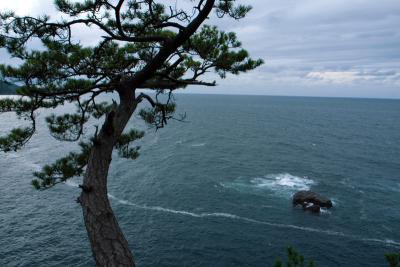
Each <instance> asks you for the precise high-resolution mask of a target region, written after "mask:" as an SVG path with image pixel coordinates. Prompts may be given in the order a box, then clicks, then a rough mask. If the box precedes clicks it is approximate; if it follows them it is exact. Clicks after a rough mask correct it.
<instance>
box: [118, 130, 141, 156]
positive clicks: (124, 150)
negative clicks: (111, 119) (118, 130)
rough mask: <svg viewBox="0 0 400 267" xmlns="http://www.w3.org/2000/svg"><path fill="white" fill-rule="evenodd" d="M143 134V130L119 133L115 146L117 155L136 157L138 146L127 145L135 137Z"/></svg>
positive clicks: (137, 137)
mask: <svg viewBox="0 0 400 267" xmlns="http://www.w3.org/2000/svg"><path fill="white" fill-rule="evenodd" d="M143 136H144V132H143V131H138V130H130V131H129V132H127V133H123V134H121V136H120V137H119V139H118V142H117V144H116V145H115V147H116V148H117V149H118V155H119V156H120V157H122V158H127V159H136V158H137V157H139V149H140V147H139V146H136V147H129V145H130V144H131V143H132V142H134V141H135V140H137V139H140V138H142V137H143Z"/></svg>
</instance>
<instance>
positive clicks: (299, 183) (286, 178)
mask: <svg viewBox="0 0 400 267" xmlns="http://www.w3.org/2000/svg"><path fill="white" fill-rule="evenodd" d="M251 183H252V184H253V185H254V186H257V187H260V188H263V187H267V188H269V189H272V190H279V191H281V190H282V189H289V190H295V191H298V190H309V189H310V186H311V185H313V184H315V182H314V181H313V180H311V179H310V178H308V177H299V176H295V175H291V174H290V173H280V174H268V175H266V176H264V177H262V178H254V179H252V180H251Z"/></svg>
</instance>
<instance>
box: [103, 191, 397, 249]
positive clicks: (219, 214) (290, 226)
mask: <svg viewBox="0 0 400 267" xmlns="http://www.w3.org/2000/svg"><path fill="white" fill-rule="evenodd" d="M108 197H109V198H110V199H113V200H115V201H117V202H118V203H120V204H123V205H128V206H132V207H135V208H139V209H144V210H152V211H158V212H166V213H172V214H178V215H183V216H190V217H195V218H207V217H220V218H227V219H231V220H239V221H243V222H248V223H254V224H260V225H267V226H270V227H276V228H284V229H294V230H299V231H305V232H313V233H319V234H325V235H330V236H339V237H346V238H351V239H355V240H358V241H363V242H375V243H383V244H385V245H388V246H392V247H400V243H399V242H397V241H394V240H390V239H378V238H363V237H360V236H357V235H351V234H345V233H342V232H337V231H331V230H324V229H317V228H311V227H304V226H298V225H293V224H282V223H275V222H268V221H260V220H256V219H252V218H247V217H242V216H238V215H235V214H231V213H224V212H211V213H206V212H203V213H195V212H190V211H185V210H174V209H169V208H163V207H160V206H147V205H139V204H135V203H132V202H129V201H127V200H123V199H119V198H117V197H115V196H113V195H111V194H108Z"/></svg>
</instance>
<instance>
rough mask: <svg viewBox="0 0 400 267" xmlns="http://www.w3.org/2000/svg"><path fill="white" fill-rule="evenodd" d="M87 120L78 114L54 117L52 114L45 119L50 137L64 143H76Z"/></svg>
mask: <svg viewBox="0 0 400 267" xmlns="http://www.w3.org/2000/svg"><path fill="white" fill-rule="evenodd" d="M88 119H89V118H88V117H87V116H82V115H80V114H64V115H62V116H56V115H54V114H52V115H50V116H48V117H47V118H46V122H47V124H48V127H49V130H50V133H51V135H52V136H53V137H54V138H56V139H58V140H64V141H76V140H77V139H78V138H79V136H80V134H82V131H83V128H82V125H83V124H84V123H85V122H87V120H88Z"/></svg>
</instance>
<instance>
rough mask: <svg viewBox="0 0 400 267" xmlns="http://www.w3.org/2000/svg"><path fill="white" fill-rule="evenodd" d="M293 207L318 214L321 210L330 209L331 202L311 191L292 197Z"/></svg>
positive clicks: (300, 192) (298, 193)
mask: <svg viewBox="0 0 400 267" xmlns="http://www.w3.org/2000/svg"><path fill="white" fill-rule="evenodd" d="M293 205H294V206H297V205H301V206H302V207H303V209H304V210H308V211H311V212H313V213H319V212H320V211H321V208H327V209H329V208H332V206H333V205H332V201H331V200H330V199H328V198H326V197H323V196H321V195H319V194H317V193H315V192H312V191H303V190H302V191H299V192H297V193H296V194H294V195H293Z"/></svg>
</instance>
